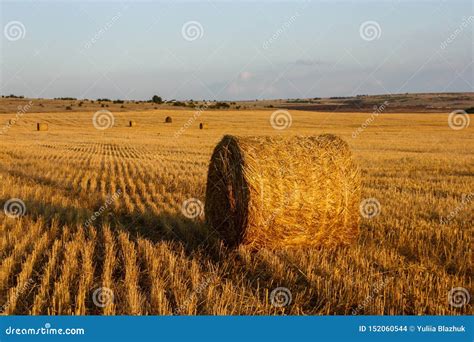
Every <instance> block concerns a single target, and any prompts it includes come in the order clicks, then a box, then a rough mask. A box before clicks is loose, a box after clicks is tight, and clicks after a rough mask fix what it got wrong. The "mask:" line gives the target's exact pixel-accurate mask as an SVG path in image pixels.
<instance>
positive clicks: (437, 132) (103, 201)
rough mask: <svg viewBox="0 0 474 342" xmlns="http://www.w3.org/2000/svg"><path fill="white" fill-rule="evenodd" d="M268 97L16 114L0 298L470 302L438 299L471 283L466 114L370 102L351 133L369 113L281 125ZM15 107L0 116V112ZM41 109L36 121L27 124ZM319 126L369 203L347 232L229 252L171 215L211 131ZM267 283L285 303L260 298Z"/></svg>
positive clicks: (29, 304)
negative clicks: (335, 140)
mask: <svg viewBox="0 0 474 342" xmlns="http://www.w3.org/2000/svg"><path fill="white" fill-rule="evenodd" d="M272 111H273V110H272V109H268V110H253V111H250V110H248V111H203V112H202V113H199V114H198V115H196V113H195V112H194V111H193V110H148V111H141V112H140V111H137V112H114V113H113V115H114V120H115V124H114V126H113V127H111V128H108V129H105V130H98V129H96V128H94V126H93V124H92V117H93V114H94V112H71V111H68V112H57V113H41V114H34V113H26V114H24V115H22V116H21V117H20V118H19V119H18V121H16V122H15V123H14V124H13V125H11V127H8V129H7V130H5V131H4V134H3V135H2V136H0V144H1V148H0V179H1V184H2V186H1V193H0V198H1V204H2V206H3V205H4V203H6V202H7V201H8V200H10V199H12V198H17V199H21V200H22V201H23V202H24V203H25V208H26V211H25V212H24V215H23V216H21V217H18V218H13V217H9V216H7V215H6V214H5V213H4V211H3V210H2V211H1V213H0V219H1V226H0V227H1V228H0V263H1V266H0V305H3V307H2V308H3V310H2V311H3V312H4V313H5V314H66V315H69V314H133V315H135V314H157V315H171V314H181V315H195V314H198V315H203V314H211V315H214V314H218V315H230V314H249V315H264V314H268V315H273V314H289V315H314V314H316V315H321V314H340V315H351V314H359V315H366V314H371V315H379V314H388V315H391V314H435V315H438V314H447V315H456V314H469V313H471V314H472V312H473V310H472V304H466V305H464V306H462V307H461V308H456V307H453V306H451V305H449V303H448V292H449V291H450V290H451V289H452V288H455V287H463V288H465V289H467V290H468V291H469V292H470V293H471V294H473V293H474V291H473V283H472V276H473V271H472V270H473V268H472V266H473V265H472V228H473V222H474V219H473V215H472V213H473V210H472V208H473V201H472V199H473V197H472V192H474V190H473V189H474V133H473V127H472V125H471V126H469V127H466V128H464V129H461V130H453V129H451V128H450V127H449V126H448V121H447V120H448V114H447V113H446V114H431V113H430V114H392V113H390V114H380V115H378V116H377V117H375V118H374V119H373V120H372V121H371V123H370V124H369V126H368V127H367V128H365V129H363V130H362V131H361V132H359V133H358V135H357V136H356V137H353V132H355V131H356V130H357V128H358V127H361V125H362V124H363V123H364V122H366V120H367V119H368V118H369V117H370V115H371V114H370V113H333V112H331V113H323V112H318V113H316V112H304V111H291V117H292V124H291V126H290V127H289V128H287V129H284V130H275V129H274V128H272V126H271V125H270V122H269V119H270V116H271V114H272ZM166 116H171V117H172V118H173V122H172V123H171V124H165V123H164V119H165V117H166ZM193 116H199V117H198V118H197V119H196V120H193ZM14 117H15V113H10V114H2V115H0V125H1V126H3V127H5V125H8V120H9V119H12V118H14ZM130 120H134V121H136V124H137V125H136V127H127V126H128V123H129V121H130ZM189 120H190V121H189ZM38 122H41V123H47V124H48V125H49V130H48V131H43V132H38V131H36V123H38ZM187 122H188V123H189V122H190V123H191V124H190V127H188V128H184V125H185V124H186V123H187ZM200 122H205V123H207V124H208V128H207V129H204V130H200V129H199V127H198V126H199V123H200ZM186 126H187V125H186ZM177 132H179V133H177ZM322 133H333V134H337V135H339V136H341V137H342V138H343V139H345V140H346V141H347V142H348V143H349V145H350V147H351V149H352V151H353V154H354V158H355V160H356V162H357V163H358V164H359V165H360V168H361V172H362V181H363V188H362V198H363V199H367V198H375V199H377V201H378V202H379V203H380V211H379V213H378V214H377V215H375V216H374V217H371V218H365V217H362V218H361V232H360V236H359V239H358V241H357V243H355V244H353V245H351V246H348V247H340V248H337V249H331V250H328V249H324V248H317V249H314V248H312V249H307V248H306V249H305V248H302V249H288V250H285V249H281V250H269V249H265V248H263V249H260V250H259V251H257V252H255V251H251V250H249V249H247V247H245V246H241V247H239V248H238V249H234V250H229V249H227V248H225V247H224V246H223V245H222V244H221V243H220V242H219V240H218V239H217V238H216V236H215V235H214V234H212V233H208V232H207V230H206V228H205V226H204V218H203V217H202V216H198V217H196V218H188V217H186V216H185V215H184V214H183V212H182V206H183V202H185V201H186V200H188V199H193V198H194V199H199V200H200V201H201V202H202V203H204V202H205V188H206V177H207V167H208V163H209V159H210V156H211V153H212V150H213V148H214V146H215V145H216V143H217V142H218V141H219V140H220V139H221V138H222V136H223V135H224V134H236V135H243V136H247V135H278V134H282V135H293V134H301V135H315V134H322ZM99 211H100V214H99V215H97V216H96V218H95V219H94V220H91V217H93V216H94V213H95V212H99ZM453 212H454V213H455V214H454V215H451V213H453ZM86 223H87V224H86ZM277 287H285V288H287V289H288V290H289V291H290V292H291V297H292V298H291V303H288V305H286V306H281V307H279V306H278V305H272V303H271V298H270V294H271V292H272V291H273V290H274V289H276V288H277ZM104 289H105V290H104ZM97 291H99V292H97ZM100 291H102V292H100ZM97 304H99V305H97Z"/></svg>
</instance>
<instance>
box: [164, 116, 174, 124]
mask: <svg viewBox="0 0 474 342" xmlns="http://www.w3.org/2000/svg"><path fill="white" fill-rule="evenodd" d="M165 122H166V123H172V122H173V119H172V118H171V116H167V117H166V119H165Z"/></svg>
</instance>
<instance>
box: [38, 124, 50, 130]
mask: <svg viewBox="0 0 474 342" xmlns="http://www.w3.org/2000/svg"><path fill="white" fill-rule="evenodd" d="M36 130H37V131H47V130H48V124H45V123H37V124H36Z"/></svg>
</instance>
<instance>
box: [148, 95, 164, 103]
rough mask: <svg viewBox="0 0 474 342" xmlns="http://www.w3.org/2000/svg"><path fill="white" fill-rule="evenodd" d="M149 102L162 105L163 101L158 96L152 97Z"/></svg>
mask: <svg viewBox="0 0 474 342" xmlns="http://www.w3.org/2000/svg"><path fill="white" fill-rule="evenodd" d="M151 100H152V101H153V102H155V103H163V99H162V98H161V97H160V96H158V95H153V97H152V99H151Z"/></svg>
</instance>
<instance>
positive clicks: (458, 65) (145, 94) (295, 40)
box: [0, 0, 474, 100]
mask: <svg viewBox="0 0 474 342" xmlns="http://www.w3.org/2000/svg"><path fill="white" fill-rule="evenodd" d="M0 12H1V18H0V19H1V28H2V35H1V40H0V41H1V65H0V68H1V82H0V86H1V89H0V92H1V93H2V94H10V93H13V94H17V95H25V96H28V97H49V98H51V97H69V96H72V97H78V98H104V97H106V98H111V99H117V98H120V99H150V98H151V96H152V95H153V94H159V95H161V96H162V97H163V98H165V99H194V100H199V99H217V100H242V99H269V98H304V97H325V96H349V95H357V94H385V93H405V92H457V91H474V90H473V83H474V77H473V70H474V66H473V25H474V17H472V16H473V15H474V11H473V5H472V1H469V0H468V1H461V0H446V1H403V0H402V1H400V0H399V1H297V2H270V1H265V2H263V1H261V2H259V1H253V2H211V1H194V2H164V1H160V2H152V1H122V2H118V1H66V0H63V1H33V2H31V1H1V5H0Z"/></svg>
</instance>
